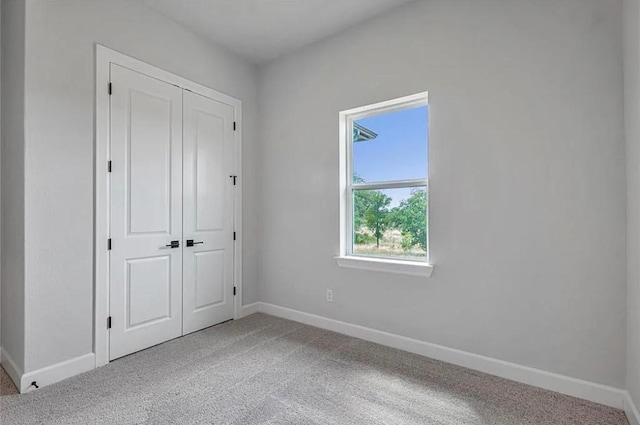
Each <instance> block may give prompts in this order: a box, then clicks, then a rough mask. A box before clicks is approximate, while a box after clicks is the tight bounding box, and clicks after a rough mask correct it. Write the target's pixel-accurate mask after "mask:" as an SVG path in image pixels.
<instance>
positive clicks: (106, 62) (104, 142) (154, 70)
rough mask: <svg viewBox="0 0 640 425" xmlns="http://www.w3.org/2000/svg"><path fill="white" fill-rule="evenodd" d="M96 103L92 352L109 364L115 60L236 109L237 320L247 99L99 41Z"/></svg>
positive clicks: (237, 312) (235, 312)
mask: <svg viewBox="0 0 640 425" xmlns="http://www.w3.org/2000/svg"><path fill="white" fill-rule="evenodd" d="M95 46H96V87H95V94H96V106H95V139H96V140H95V143H96V147H95V156H94V167H93V168H94V183H95V192H94V211H95V217H94V299H93V301H94V318H93V327H94V332H93V352H94V353H95V367H100V366H104V365H106V364H108V363H109V331H108V330H107V317H108V316H109V253H108V251H107V239H108V238H109V234H110V230H109V222H110V221H109V208H108V207H109V203H110V199H109V193H110V190H109V179H108V170H107V162H108V161H109V159H110V137H111V135H110V134H109V121H110V115H109V114H110V108H109V106H110V99H109V93H108V87H109V86H108V85H109V79H110V78H109V68H110V65H111V64H112V63H113V64H116V65H119V66H122V67H124V68H128V69H131V70H132V71H136V72H139V73H141V74H145V75H147V76H149V77H152V78H156V79H158V80H161V81H165V82H167V83H169V84H173V85H175V86H178V87H180V88H183V89H186V90H189V91H192V92H194V93H197V94H199V95H202V96H204V97H208V98H211V99H213V100H216V101H218V102H221V103H225V104H227V105H229V106H232V107H233V108H234V120H235V122H236V123H237V129H236V131H235V132H234V137H235V140H234V146H235V151H234V162H235V166H234V168H235V172H234V174H235V175H236V176H238V177H237V179H236V190H235V191H234V208H233V221H234V229H235V231H236V234H237V235H238V238H237V239H236V242H235V245H234V265H233V267H234V273H233V284H234V286H235V287H236V296H235V298H234V302H233V307H234V308H233V318H234V319H239V318H240V317H241V315H242V101H240V100H238V99H236V98H233V97H231V96H229V95H226V94H224V93H221V92H219V91H217V90H214V89H211V88H209V87H206V86H203V85H201V84H198V83H196V82H193V81H191V80H188V79H186V78H183V77H180V76H179V75H176V74H173V73H171V72H168V71H165V70H163V69H160V68H158V67H155V66H153V65H149V64H148V63H145V62H142V61H140V60H138V59H135V58H133V57H131V56H127V55H125V54H123V53H120V52H117V51H115V50H112V49H109V48H107V47H105V46H102V45H100V44H96V45H95Z"/></svg>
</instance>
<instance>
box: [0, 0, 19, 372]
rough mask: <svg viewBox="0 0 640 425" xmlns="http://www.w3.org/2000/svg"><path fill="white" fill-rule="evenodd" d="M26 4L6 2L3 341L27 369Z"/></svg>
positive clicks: (3, 67) (3, 79)
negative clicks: (25, 291)
mask: <svg viewBox="0 0 640 425" xmlns="http://www.w3.org/2000/svg"><path fill="white" fill-rule="evenodd" d="M24 16H25V3H24V1H23V0H3V1H2V18H1V19H2V21H1V22H2V25H1V27H2V35H1V38H2V64H1V66H2V88H3V90H2V102H1V103H2V106H1V107H2V123H1V124H0V128H1V130H2V136H1V138H2V146H1V150H2V152H1V154H0V156H1V158H2V163H1V164H0V170H1V172H2V176H1V177H0V180H1V182H2V185H1V192H2V200H1V204H2V226H1V229H0V233H1V235H2V243H1V245H2V248H1V249H2V264H1V267H2V271H1V274H0V279H1V280H2V286H1V287H0V290H1V292H2V293H1V294H0V299H1V302H2V305H1V308H0V311H1V312H2V321H1V322H2V332H1V335H2V341H1V342H0V346H2V348H3V349H4V351H5V352H6V353H7V354H8V355H9V356H11V358H12V359H13V361H14V362H15V363H16V366H17V367H18V368H20V369H24V344H25V339H24V329H25V303H24V300H25V294H24V289H25V288H24V283H25V282H24V266H25V259H24V125H23V123H24V70H25V69H24V63H25V19H24Z"/></svg>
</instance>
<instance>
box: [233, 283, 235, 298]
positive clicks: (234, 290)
mask: <svg viewBox="0 0 640 425" xmlns="http://www.w3.org/2000/svg"><path fill="white" fill-rule="evenodd" d="M233 296H234V297H235V296H236V287H235V286H234V287H233Z"/></svg>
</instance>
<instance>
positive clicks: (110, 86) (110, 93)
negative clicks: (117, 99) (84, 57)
mask: <svg viewBox="0 0 640 425" xmlns="http://www.w3.org/2000/svg"><path fill="white" fill-rule="evenodd" d="M112 94H113V86H112V85H111V83H109V96H111V95H112Z"/></svg>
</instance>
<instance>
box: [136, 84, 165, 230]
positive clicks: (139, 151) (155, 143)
mask: <svg viewBox="0 0 640 425" xmlns="http://www.w3.org/2000/svg"><path fill="white" fill-rule="evenodd" d="M167 100H168V99H166V98H161V97H158V96H155V95H154V94H150V93H145V92H141V91H139V90H136V89H132V90H131V91H130V114H131V116H130V117H129V127H130V128H129V137H128V142H129V143H128V146H127V149H128V155H127V160H128V163H127V168H128V170H127V171H128V173H126V178H127V181H126V183H125V184H126V187H127V188H129V191H130V193H129V196H128V197H127V199H126V202H127V203H129V205H128V210H129V216H128V226H129V233H130V234H134V233H137V234H141V233H165V234H169V233H171V228H170V226H171V178H170V177H171V143H172V133H171V112H172V111H171V102H168V101H167ZM158 124H160V125H158Z"/></svg>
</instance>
